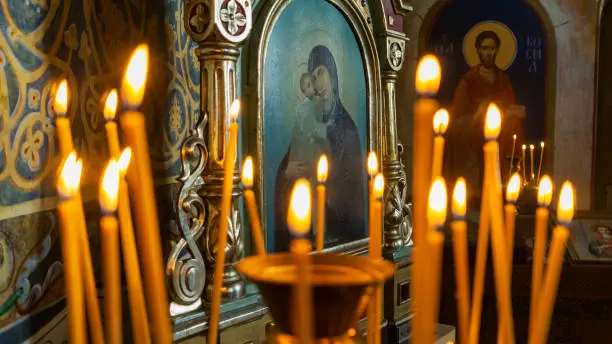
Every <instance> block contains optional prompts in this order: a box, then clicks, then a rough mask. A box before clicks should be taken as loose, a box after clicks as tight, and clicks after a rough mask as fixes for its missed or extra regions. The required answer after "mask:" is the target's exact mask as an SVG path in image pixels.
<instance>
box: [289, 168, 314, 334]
mask: <svg viewBox="0 0 612 344" xmlns="http://www.w3.org/2000/svg"><path fill="white" fill-rule="evenodd" d="M310 214H311V196H310V183H308V181H307V180H306V179H303V178H300V179H298V180H297V181H296V182H295V185H294V186H293V191H292V192H291V199H290V204H289V212H288V214H287V226H288V227H289V230H290V231H291V235H292V236H293V239H292V240H291V248H290V249H291V253H292V254H293V258H294V259H295V262H296V285H295V291H294V294H293V295H294V300H293V301H294V305H295V306H294V307H295V308H293V309H295V311H296V312H297V314H295V313H294V314H292V317H293V324H294V326H296V328H294V331H295V334H296V335H297V338H298V343H310V342H311V341H312V339H313V333H312V331H313V329H312V326H313V319H312V307H313V306H312V290H311V285H310V279H311V277H310V255H309V253H310V251H311V250H312V247H311V244H310V240H308V232H309V231H310V226H311V215H310Z"/></svg>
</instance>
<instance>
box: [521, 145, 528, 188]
mask: <svg viewBox="0 0 612 344" xmlns="http://www.w3.org/2000/svg"><path fill="white" fill-rule="evenodd" d="M521 150H522V151H523V155H522V157H521V162H522V163H523V181H524V182H525V183H527V181H528V179H527V163H526V162H525V159H526V155H525V151H526V150H527V145H525V144H523V146H522V147H521Z"/></svg>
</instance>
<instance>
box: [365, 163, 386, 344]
mask: <svg viewBox="0 0 612 344" xmlns="http://www.w3.org/2000/svg"><path fill="white" fill-rule="evenodd" d="M384 191H385V178H384V177H383V175H382V173H377V174H376V177H375V178H374V180H373V183H372V199H373V205H372V209H373V210H372V227H371V228H370V240H371V241H370V244H371V245H370V257H371V258H372V259H376V260H381V259H382V235H383V234H382V232H383V229H382V228H383V227H382V224H383V212H382V204H383V194H384ZM381 316H382V288H381V286H380V285H378V286H376V288H374V292H373V294H372V298H371V299H370V311H369V313H368V336H370V334H372V336H371V337H372V338H371V339H372V342H373V343H375V344H379V343H380V340H381V333H380V322H381V320H382V319H381Z"/></svg>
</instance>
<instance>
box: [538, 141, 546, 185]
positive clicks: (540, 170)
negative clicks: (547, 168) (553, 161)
mask: <svg viewBox="0 0 612 344" xmlns="http://www.w3.org/2000/svg"><path fill="white" fill-rule="evenodd" d="M543 161H544V141H542V142H540V164H539V165H538V179H537V180H538V181H540V173H541V172H542V162H543Z"/></svg>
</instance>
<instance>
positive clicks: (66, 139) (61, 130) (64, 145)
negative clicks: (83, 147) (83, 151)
mask: <svg viewBox="0 0 612 344" xmlns="http://www.w3.org/2000/svg"><path fill="white" fill-rule="evenodd" d="M68 99H69V89H68V81H67V80H66V79H62V80H61V81H60V82H59V84H58V86H57V90H56V91H55V99H54V102H53V111H55V128H56V130H57V135H56V136H57V138H58V140H59V151H60V156H61V157H62V158H63V159H65V158H66V157H67V156H68V154H70V152H72V151H73V150H74V146H73V143H72V130H71V128H70V119H69V118H68V116H67V114H68Z"/></svg>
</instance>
